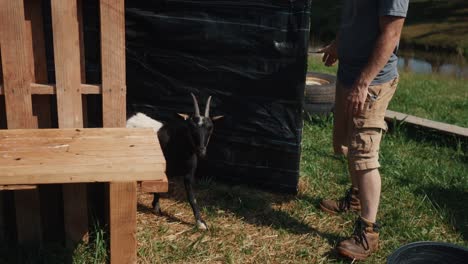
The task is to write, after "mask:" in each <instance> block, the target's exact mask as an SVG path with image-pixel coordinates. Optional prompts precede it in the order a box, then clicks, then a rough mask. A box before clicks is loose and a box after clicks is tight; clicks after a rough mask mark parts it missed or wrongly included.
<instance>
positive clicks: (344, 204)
mask: <svg viewBox="0 0 468 264" xmlns="http://www.w3.org/2000/svg"><path fill="white" fill-rule="evenodd" d="M352 195H353V189H352V188H350V189H349V190H348V191H346V194H345V196H344V197H343V198H342V199H341V201H340V204H339V206H340V209H341V210H342V211H347V210H349V209H350V208H351V200H352Z"/></svg>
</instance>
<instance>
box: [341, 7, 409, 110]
mask: <svg viewBox="0 0 468 264" xmlns="http://www.w3.org/2000/svg"><path fill="white" fill-rule="evenodd" d="M404 21H405V18H404V17H396V16H382V17H380V20H379V22H380V32H381V33H380V35H379V37H378V38H377V41H376V44H375V46H374V49H373V51H372V54H371V56H370V58H369V62H368V63H367V65H366V66H365V67H364V68H363V70H362V72H361V74H360V75H359V77H358V79H357V80H356V81H355V82H354V84H353V87H352V92H351V94H350V96H349V98H348V113H353V115H359V113H360V112H361V111H363V110H364V103H365V101H366V97H367V90H368V88H369V85H370V84H371V82H372V80H374V78H375V77H376V76H377V74H378V73H379V72H380V71H381V70H382V68H383V67H384V66H385V64H387V62H388V60H389V59H390V56H391V55H392V53H393V51H394V49H395V47H396V46H397V44H398V41H399V40H400V35H401V30H402V28H403V23H404Z"/></svg>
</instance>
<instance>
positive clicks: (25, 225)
mask: <svg viewBox="0 0 468 264" xmlns="http://www.w3.org/2000/svg"><path fill="white" fill-rule="evenodd" d="M0 6H1V7H2V8H1V9H0V43H1V44H0V45H1V53H2V70H3V77H4V78H3V86H4V94H5V104H6V115H7V125H8V128H10V129H12V128H36V127H37V120H36V119H35V118H34V117H33V112H32V101H31V87H30V83H31V81H32V78H33V70H32V69H33V67H32V65H31V64H32V63H33V58H32V45H33V44H32V38H31V36H30V32H28V31H27V27H26V24H27V21H26V18H25V12H24V11H25V6H24V1H23V0H1V1H0ZM28 33H29V34H28ZM14 195H15V209H16V225H17V239H18V242H19V243H20V244H29V243H41V241H42V230H41V221H40V206H39V193H38V192H37V190H25V191H16V192H15V194H14Z"/></svg>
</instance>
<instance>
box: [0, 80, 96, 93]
mask: <svg viewBox="0 0 468 264" xmlns="http://www.w3.org/2000/svg"><path fill="white" fill-rule="evenodd" d="M80 86H81V94H101V93H102V88H101V85H100V84H84V83H83V84H81V85H80ZM31 94H33V95H54V94H57V89H56V85H55V84H41V83H31ZM0 95H4V92H3V85H1V84H0Z"/></svg>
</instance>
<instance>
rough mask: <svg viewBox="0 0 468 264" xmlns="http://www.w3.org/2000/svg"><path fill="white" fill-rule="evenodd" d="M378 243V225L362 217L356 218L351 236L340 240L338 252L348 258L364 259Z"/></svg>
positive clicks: (374, 249)
mask: <svg viewBox="0 0 468 264" xmlns="http://www.w3.org/2000/svg"><path fill="white" fill-rule="evenodd" d="M378 245H379V225H378V224H377V223H372V222H369V221H367V219H364V218H362V217H359V218H358V219H357V220H356V224H355V226H354V233H353V235H352V236H351V238H349V239H347V240H344V241H341V242H340V243H339V244H338V245H337V246H336V250H337V251H338V254H340V255H341V256H344V257H348V258H350V259H356V260H364V259H366V258H367V257H369V256H370V254H372V253H373V252H375V251H376V250H377V248H378Z"/></svg>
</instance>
